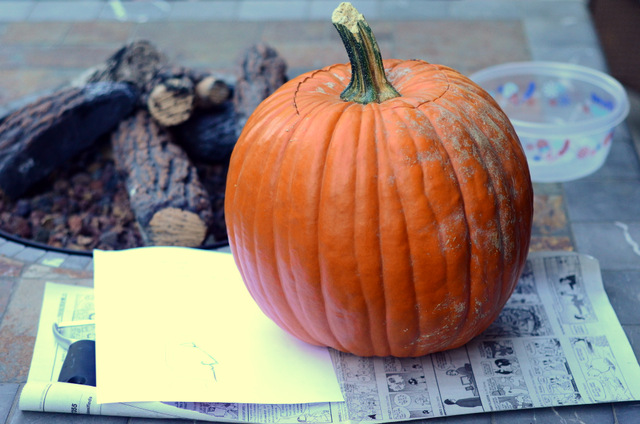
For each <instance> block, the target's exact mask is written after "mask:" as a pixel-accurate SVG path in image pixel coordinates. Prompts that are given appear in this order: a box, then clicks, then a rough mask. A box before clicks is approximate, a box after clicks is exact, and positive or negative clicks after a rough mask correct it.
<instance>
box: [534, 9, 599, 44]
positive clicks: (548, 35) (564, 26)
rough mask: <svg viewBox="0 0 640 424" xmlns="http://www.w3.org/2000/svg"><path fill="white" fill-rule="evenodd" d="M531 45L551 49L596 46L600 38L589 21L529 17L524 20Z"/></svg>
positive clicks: (559, 17)
mask: <svg viewBox="0 0 640 424" xmlns="http://www.w3.org/2000/svg"><path fill="white" fill-rule="evenodd" d="M524 26H525V31H526V34H527V37H528V39H529V41H530V43H531V44H534V45H537V46H539V47H540V46H549V47H567V46H594V45H598V43H599V41H598V36H597V35H596V33H595V31H594V29H593V27H592V26H591V24H590V23H589V21H588V20H581V19H574V18H571V17H565V16H553V17H550V16H543V17H529V18H525V19H524Z"/></svg>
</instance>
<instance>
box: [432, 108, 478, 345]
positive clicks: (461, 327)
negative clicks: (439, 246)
mask: <svg viewBox="0 0 640 424" xmlns="http://www.w3.org/2000/svg"><path fill="white" fill-rule="evenodd" d="M428 103H431V107H434V108H437V109H444V108H443V106H442V105H441V104H440V102H438V103H433V102H426V103H423V108H420V111H421V112H423V113H424V114H425V116H426V117H427V119H428V120H429V122H430V124H431V127H432V128H433V130H434V131H435V133H436V134H437V136H438V140H437V141H436V142H437V143H440V145H441V146H442V148H443V151H444V152H445V153H446V155H447V163H448V164H449V168H450V171H451V174H452V176H453V177H454V179H455V188H456V189H457V191H458V195H459V199H460V204H461V213H462V214H463V216H464V219H463V220H462V222H464V226H465V234H466V235H467V243H466V248H465V250H466V252H467V254H466V255H465V256H466V257H467V261H466V265H465V267H466V269H467V270H468V271H467V279H466V281H465V284H466V285H467V286H468V287H467V288H466V289H465V290H464V292H465V293H466V298H465V299H464V306H465V311H466V314H464V315H460V320H459V322H458V325H457V328H456V329H455V331H453V332H452V333H451V336H450V337H449V339H450V340H458V341H459V343H457V344H458V345H462V344H463V342H460V340H459V339H460V337H461V335H462V334H463V332H464V331H465V330H466V329H467V323H468V322H469V314H470V312H471V297H472V293H473V290H472V285H473V283H474V280H475V278H474V277H475V276H474V275H473V268H474V266H473V256H474V255H473V252H474V250H475V249H474V247H473V246H474V239H473V237H472V229H471V226H470V224H469V215H468V208H467V204H468V199H467V197H466V196H465V192H464V191H463V190H462V187H464V184H463V182H462V179H461V176H460V172H459V170H458V169H457V168H456V162H455V161H453V160H452V157H455V155H452V153H451V152H450V151H449V148H447V147H448V146H447V144H446V143H445V142H443V140H448V135H447V134H442V131H443V129H442V128H441V126H440V125H437V124H436V123H434V121H433V120H434V118H433V117H432V115H431V114H429V113H426V111H425V110H424V105H426V104H428ZM440 115H441V113H440V112H438V116H440ZM447 129H448V127H447ZM453 186H454V185H452V187H453ZM451 347H452V348H453V347H454V346H453V345H452V346H451Z"/></svg>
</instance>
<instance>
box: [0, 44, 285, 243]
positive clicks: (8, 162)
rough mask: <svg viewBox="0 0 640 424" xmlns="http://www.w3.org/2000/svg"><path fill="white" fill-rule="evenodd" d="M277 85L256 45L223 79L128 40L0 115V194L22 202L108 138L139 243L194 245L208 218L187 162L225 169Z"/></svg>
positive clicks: (277, 76) (275, 65) (272, 59)
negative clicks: (233, 72) (59, 170)
mask: <svg viewBox="0 0 640 424" xmlns="http://www.w3.org/2000/svg"><path fill="white" fill-rule="evenodd" d="M285 81H286V64H285V61H284V60H283V59H282V58H281V57H280V56H279V55H278V54H277V53H276V52H275V50H274V49H272V48H271V47H269V46H267V45H264V44H258V45H255V46H252V47H250V48H248V49H247V50H246V51H245V52H244V54H242V55H241V61H240V63H239V66H238V75H237V78H235V79H234V80H233V81H229V79H224V78H221V77H219V76H217V75H215V74H214V73H212V72H207V71H202V70H195V69H191V68H186V67H181V66H176V65H175V64H172V63H170V61H169V60H168V59H167V58H166V56H165V55H164V54H163V53H162V52H160V51H159V50H158V49H157V48H156V47H155V46H154V45H153V44H151V43H150V42H148V41H136V42H133V43H131V44H128V45H126V46H124V47H122V48H121V49H120V50H118V51H117V52H115V53H114V54H113V55H112V56H111V57H109V58H108V59H107V60H106V61H105V62H104V63H103V64H101V65H99V66H97V67H96V68H94V69H91V70H89V71H87V72H86V73H84V74H83V75H81V76H80V77H79V78H78V79H77V80H75V81H73V82H72V83H70V84H69V85H66V86H64V87H61V88H59V89H57V90H54V91H53V92H52V93H50V94H48V95H46V96H42V97H40V98H38V99H37V100H35V101H34V102H32V103H30V104H27V105H26V106H23V107H21V108H20V109H18V110H15V111H13V112H12V113H10V114H9V115H7V116H5V117H3V118H0V194H1V195H4V196H8V197H9V198H17V197H19V196H21V195H23V194H24V193H25V192H26V191H27V190H28V189H29V188H31V187H33V185H34V184H36V183H37V182H39V181H41V180H42V179H44V178H46V177H47V176H48V175H50V174H51V172H53V171H54V170H55V169H57V168H58V167H59V166H60V165H61V164H63V163H64V162H66V161H69V160H73V158H74V157H76V156H77V155H78V154H79V153H81V152H83V151H85V150H87V149H88V148H89V147H91V146H92V145H93V144H94V143H95V142H96V141H97V140H98V139H100V138H101V137H102V136H104V135H105V134H110V141H111V148H112V151H113V160H114V162H115V164H116V167H117V169H118V171H119V173H120V175H121V177H122V179H123V180H124V182H125V184H126V188H127V191H128V193H129V197H130V204H131V208H132V211H133V213H134V215H135V217H136V222H137V224H138V227H139V229H140V233H141V235H142V237H143V239H144V242H145V244H146V245H177V246H200V245H201V244H202V243H203V241H204V240H205V239H206V237H207V234H208V232H209V228H210V226H211V224H212V222H211V221H212V219H213V216H214V213H213V212H214V211H212V205H211V202H210V200H209V196H208V194H207V192H206V189H205V188H204V186H203V184H202V183H201V181H200V180H199V177H198V174H197V170H196V168H195V166H194V164H193V160H194V159H197V161H200V162H205V163H211V164H216V163H226V162H228V160H229V157H230V155H231V151H232V149H233V146H234V145H235V142H236V140H237V138H238V136H239V134H240V132H241V130H242V127H243V126H244V123H245V122H246V119H247V118H248V117H249V115H250V114H251V113H252V112H253V110H254V109H255V108H256V107H257V105H258V104H259V103H260V102H261V101H262V100H263V99H264V98H266V97H267V96H268V95H270V94H271V93H272V92H273V91H275V89H277V88H278V87H279V86H280V85H282V84H283V83H284V82H285Z"/></svg>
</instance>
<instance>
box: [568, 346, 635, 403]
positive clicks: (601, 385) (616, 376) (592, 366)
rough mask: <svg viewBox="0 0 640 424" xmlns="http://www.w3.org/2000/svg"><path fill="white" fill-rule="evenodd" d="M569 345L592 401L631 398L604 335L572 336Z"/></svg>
mask: <svg viewBox="0 0 640 424" xmlns="http://www.w3.org/2000/svg"><path fill="white" fill-rule="evenodd" d="M570 342H571V348H572V349H573V352H574V354H575V356H576V358H577V359H578V362H579V363H580V371H581V372H582V375H583V376H584V378H585V380H586V381H587V390H588V391H589V395H590V396H591V397H592V398H593V400H594V401H596V402H610V401H625V400H631V399H633V396H632V394H631V391H630V390H629V386H628V384H627V382H626V381H625V378H624V375H623V373H622V370H621V369H620V367H619V366H618V364H617V361H616V359H615V357H614V355H613V352H612V350H611V346H610V345H609V341H608V340H607V338H606V336H597V337H574V338H571V339H570Z"/></svg>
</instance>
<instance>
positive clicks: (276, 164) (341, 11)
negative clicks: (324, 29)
mask: <svg viewBox="0 0 640 424" xmlns="http://www.w3.org/2000/svg"><path fill="white" fill-rule="evenodd" d="M332 20H333V24H334V26H335V27H336V28H337V30H338V32H339V33H340V35H341V37H342V40H343V42H344V44H345V46H346V49H347V53H348V55H349V58H350V64H337V65H333V66H329V67H326V68H324V69H321V70H317V71H313V72H310V73H306V74H303V75H300V76H299V77H297V78H294V79H292V80H290V81H289V82H287V83H285V84H284V85H283V86H281V87H280V88H279V89H278V90H277V91H276V92H274V93H273V94H272V95H271V96H270V97H268V98H267V99H265V100H264V101H263V102H262V103H261V104H260V105H259V106H258V108H257V109H256V110H255V111H254V113H253V114H252V115H251V116H250V118H249V120H248V122H247V123H246V125H245V127H244V129H243V131H242V133H241V136H240V137H239V139H238V141H237V143H236V146H235V148H234V151H233V153H232V157H231V160H230V164H229V170H228V176H227V187H226V198H225V217H226V223H227V231H228V234H229V244H230V247H231V251H232V253H233V256H234V258H235V261H236V264H237V266H238V269H239V271H240V274H241V275H242V278H243V280H244V282H245V284H246V286H247V288H248V290H249V292H250V294H251V296H252V297H253V298H254V299H255V301H256V302H257V304H258V305H259V306H260V308H261V309H262V310H263V312H264V313H265V314H266V315H267V316H268V317H270V318H271V319H272V320H273V321H275V322H276V323H277V324H278V325H279V326H280V327H282V328H283V329H284V330H286V331H287V332H289V333H290V334H292V335H294V336H295V337H297V338H299V339H301V340H304V341H306V342H308V343H311V344H314V345H320V346H328V347H332V348H334V349H337V350H340V351H344V352H349V353H352V354H355V355H360V356H387V355H391V356H397V357H408V356H421V355H425V354H428V353H432V352H436V351H441V350H445V349H450V348H455V347H458V346H461V345H463V344H465V343H466V342H468V341H469V340H470V339H471V338H473V337H475V336H477V335H478V334H479V333H481V332H482V331H483V330H485V329H486V328H487V327H488V326H489V325H490V324H491V323H492V321H494V320H495V318H496V317H497V316H498V314H499V313H500V311H501V309H502V308H503V306H504V305H505V303H506V302H507V299H508V298H509V296H510V295H511V293H512V291H513V289H514V286H515V284H516V282H517V280H518V278H519V275H520V273H521V271H522V267H523V265H524V262H525V260H526V255H527V252H528V246H529V240H530V234H531V223H532V211H533V188H532V184H531V179H530V175H529V170H528V167H527V162H526V159H525V156H524V154H523V151H522V147H521V146H520V143H519V140H518V137H517V136H516V134H515V131H514V129H513V127H512V125H511V123H510V122H509V120H508V118H507V117H506V115H505V114H504V113H503V111H502V110H501V109H500V107H499V106H498V104H497V103H496V102H495V101H494V100H493V99H492V97H491V96H490V95H489V94H487V93H486V92H485V91H484V90H483V89H481V88H480V87H479V86H478V85H476V84H475V83H473V82H472V81H471V80H469V79H468V78H466V77H465V76H463V75H462V74H460V73H458V72H456V71H455V70H453V69H450V68H448V67H446V66H441V65H434V64H430V63H427V62H425V61H421V60H408V61H401V60H385V61H382V59H381V57H380V51H379V48H378V46H377V44H376V42H375V37H374V35H373V33H372V32H371V30H370V28H369V26H368V24H367V23H366V21H365V20H364V18H363V17H362V15H361V14H359V13H358V12H357V10H355V8H353V6H351V5H350V4H348V3H342V4H341V5H340V6H339V7H338V8H337V9H336V10H335V11H334V13H333V16H332Z"/></svg>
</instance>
